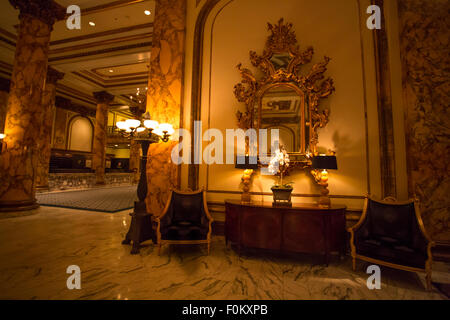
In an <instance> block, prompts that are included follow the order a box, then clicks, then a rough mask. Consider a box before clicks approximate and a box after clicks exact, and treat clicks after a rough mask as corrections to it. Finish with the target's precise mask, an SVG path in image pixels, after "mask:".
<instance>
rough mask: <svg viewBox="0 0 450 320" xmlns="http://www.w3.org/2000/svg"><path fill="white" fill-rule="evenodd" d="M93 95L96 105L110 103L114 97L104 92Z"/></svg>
mask: <svg viewBox="0 0 450 320" xmlns="http://www.w3.org/2000/svg"><path fill="white" fill-rule="evenodd" d="M93 95H94V98H95V100H97V103H110V102H111V101H113V100H114V96H113V95H112V94H109V93H108V92H106V91H99V92H94V93H93Z"/></svg>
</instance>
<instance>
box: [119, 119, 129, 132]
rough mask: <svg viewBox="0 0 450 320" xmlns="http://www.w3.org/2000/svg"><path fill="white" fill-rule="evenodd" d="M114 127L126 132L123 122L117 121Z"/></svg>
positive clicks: (125, 125) (126, 127)
mask: <svg viewBox="0 0 450 320" xmlns="http://www.w3.org/2000/svg"><path fill="white" fill-rule="evenodd" d="M116 127H117V128H119V129H120V130H127V129H128V126H127V124H126V123H125V121H117V122H116Z"/></svg>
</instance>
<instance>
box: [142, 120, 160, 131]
mask: <svg viewBox="0 0 450 320" xmlns="http://www.w3.org/2000/svg"><path fill="white" fill-rule="evenodd" d="M158 125H159V123H158V121H156V120H144V126H145V127H146V128H149V129H151V130H155V129H156V128H158Z"/></svg>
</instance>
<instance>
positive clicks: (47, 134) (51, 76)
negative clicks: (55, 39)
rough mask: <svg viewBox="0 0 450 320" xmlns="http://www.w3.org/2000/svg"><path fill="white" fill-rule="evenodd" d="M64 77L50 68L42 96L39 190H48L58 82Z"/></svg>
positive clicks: (37, 186)
mask: <svg viewBox="0 0 450 320" xmlns="http://www.w3.org/2000/svg"><path fill="white" fill-rule="evenodd" d="M63 77H64V73H61V72H58V71H56V70H55V69H53V68H50V67H49V68H48V71H47V80H46V82H45V88H44V92H43V95H42V111H43V112H44V121H43V123H42V126H41V133H40V135H39V137H38V139H37V140H38V141H37V145H38V148H39V150H40V152H39V153H38V165H37V170H36V176H35V185H36V189H37V190H47V189H48V171H49V167H50V156H51V150H52V147H51V138H52V137H51V136H52V127H53V114H54V112H55V98H56V82H57V81H58V80H61V79H62V78H63Z"/></svg>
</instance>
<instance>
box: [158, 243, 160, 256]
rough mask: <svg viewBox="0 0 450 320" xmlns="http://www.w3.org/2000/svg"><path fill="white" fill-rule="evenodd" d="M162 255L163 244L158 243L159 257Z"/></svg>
mask: <svg viewBox="0 0 450 320" xmlns="http://www.w3.org/2000/svg"><path fill="white" fill-rule="evenodd" d="M160 255H161V242H160V243H158V256H160Z"/></svg>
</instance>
